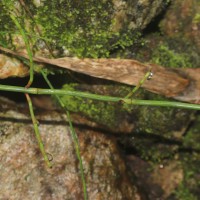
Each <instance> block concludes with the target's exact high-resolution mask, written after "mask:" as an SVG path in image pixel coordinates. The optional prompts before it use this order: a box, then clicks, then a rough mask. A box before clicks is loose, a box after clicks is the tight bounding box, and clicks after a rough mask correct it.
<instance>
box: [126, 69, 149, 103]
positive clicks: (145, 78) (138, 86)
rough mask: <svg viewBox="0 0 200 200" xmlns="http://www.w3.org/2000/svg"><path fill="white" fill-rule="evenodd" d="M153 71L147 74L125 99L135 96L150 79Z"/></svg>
mask: <svg viewBox="0 0 200 200" xmlns="http://www.w3.org/2000/svg"><path fill="white" fill-rule="evenodd" d="M150 73H151V71H149V72H147V73H146V74H145V76H144V77H143V79H142V80H140V81H139V83H138V84H137V85H136V86H135V87H134V88H133V90H132V91H131V92H130V93H129V94H128V95H127V96H125V99H128V98H130V97H131V96H133V94H134V93H135V92H136V91H137V90H138V89H139V88H140V87H141V86H142V85H143V84H144V82H145V81H146V80H147V79H148V77H149V76H150Z"/></svg>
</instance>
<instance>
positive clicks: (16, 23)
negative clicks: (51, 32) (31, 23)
mask: <svg viewBox="0 0 200 200" xmlns="http://www.w3.org/2000/svg"><path fill="white" fill-rule="evenodd" d="M10 18H11V19H12V20H13V22H14V23H15V25H16V26H17V28H18V29H19V31H20V33H21V36H22V37H23V40H24V42H25V46H26V50H27V53H28V57H29V62H30V71H29V73H30V78H29V81H28V83H27V85H26V86H25V87H26V88H28V87H30V86H31V84H32V82H33V78H34V71H33V70H34V69H33V53H32V51H31V48H30V44H29V41H28V38H27V35H26V33H25V31H24V29H23V28H22V26H21V24H20V23H19V21H18V20H17V18H16V17H15V16H14V15H13V14H12V13H10Z"/></svg>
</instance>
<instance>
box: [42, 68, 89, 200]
mask: <svg viewBox="0 0 200 200" xmlns="http://www.w3.org/2000/svg"><path fill="white" fill-rule="evenodd" d="M41 73H42V75H43V77H44V79H45V81H46V82H47V84H48V86H49V87H50V88H51V89H52V90H53V89H54V88H53V86H52V84H51V82H50V81H49V79H48V78H47V75H46V74H45V73H44V71H43V70H41ZM55 97H56V98H57V101H58V102H59V103H60V106H61V107H62V108H63V109H65V111H66V115H67V118H68V122H69V126H70V130H71V131H70V133H71V137H72V139H73V142H74V146H75V151H76V156H77V158H78V160H79V166H80V172H81V181H82V185H83V194H84V200H87V199H88V195H87V185H86V181H85V176H84V168H83V162H82V158H81V154H80V146H79V141H78V137H77V135H76V132H75V130H74V127H73V124H72V120H71V116H70V112H69V111H68V110H66V107H65V105H64V103H63V101H62V99H61V98H60V97H59V96H58V95H57V94H55Z"/></svg>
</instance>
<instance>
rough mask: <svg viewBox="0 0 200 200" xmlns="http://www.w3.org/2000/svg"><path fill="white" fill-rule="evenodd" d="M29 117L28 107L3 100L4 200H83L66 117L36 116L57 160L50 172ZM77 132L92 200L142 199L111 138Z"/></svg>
mask: <svg viewBox="0 0 200 200" xmlns="http://www.w3.org/2000/svg"><path fill="white" fill-rule="evenodd" d="M22 110H23V112H22ZM27 113H28V110H27V109H25V108H24V107H19V106H17V105H16V104H15V103H13V102H9V103H8V101H7V100H2V99H1V103H0V161H1V162H0V180H1V181H0V199H11V200H12V199H15V200H18V199H34V200H35V199H44V200H48V199H55V200H59V199H60V200H61V199H74V200H77V199H83V191H82V184H81V178H80V171H79V167H78V166H79V165H78V160H77V157H76V155H75V151H74V146H73V141H72V139H71V135H70V129H69V127H68V125H66V122H65V117H64V115H63V114H61V113H59V112H56V111H48V112H40V113H38V115H37V119H38V120H39V122H40V125H39V129H40V131H41V135H42V139H43V141H44V144H45V149H46V151H47V152H48V153H49V154H50V155H51V156H52V157H53V160H52V163H53V168H52V169H49V168H47V167H46V166H45V163H44V161H43V159H42V156H41V153H40V151H39V147H38V144H37V141H36V137H35V135H34V132H33V126H32V124H31V121H30V118H29V115H28V114H27ZM79 123H80V121H79ZM76 131H77V134H78V137H79V141H80V148H81V156H82V159H83V165H84V172H85V177H86V182H87V191H88V196H89V199H91V200H94V199H102V200H104V199H110V200H112V199H113V200H116V199H121V200H122V199H123V200H124V199H127V200H129V199H140V196H139V194H138V193H137V191H136V188H135V186H134V185H133V184H132V183H131V181H130V180H129V177H128V174H127V169H126V167H125V163H124V161H123V159H122V157H121V156H120V153H119V151H118V149H117V147H116V144H115V142H114V141H113V140H112V138H109V137H107V136H105V135H102V134H98V133H97V132H95V131H92V130H89V129H87V128H82V129H80V128H77V129H76Z"/></svg>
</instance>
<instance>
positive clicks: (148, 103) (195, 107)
mask: <svg viewBox="0 0 200 200" xmlns="http://www.w3.org/2000/svg"><path fill="white" fill-rule="evenodd" d="M0 90H2V91H7V92H20V93H28V94H38V95H41V94H46V95H58V96H63V95H68V96H75V97H82V98H88V99H93V100H98V101H107V102H116V103H125V104H129V105H141V106H160V107H174V108H183V109H191V110H200V105H199V104H191V103H182V102H179V101H155V100H138V99H125V98H121V97H113V96H103V95H98V94H92V93H87V92H79V91H69V90H57V89H42V88H24V87H19V86H11V85H1V84H0Z"/></svg>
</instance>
